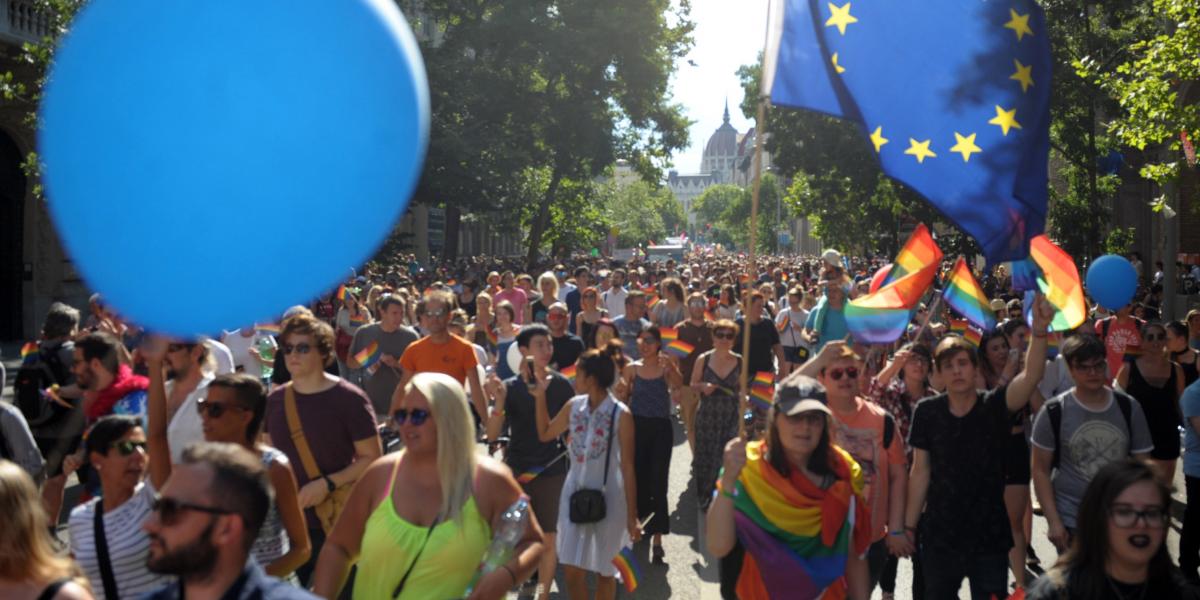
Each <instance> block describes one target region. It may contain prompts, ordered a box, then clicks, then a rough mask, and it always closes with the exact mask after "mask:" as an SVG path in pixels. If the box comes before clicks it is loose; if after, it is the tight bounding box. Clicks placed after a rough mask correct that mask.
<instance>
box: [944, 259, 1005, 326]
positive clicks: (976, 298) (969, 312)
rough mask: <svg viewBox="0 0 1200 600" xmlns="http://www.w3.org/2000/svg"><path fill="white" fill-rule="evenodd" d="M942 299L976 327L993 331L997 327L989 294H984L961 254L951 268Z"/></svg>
mask: <svg viewBox="0 0 1200 600" xmlns="http://www.w3.org/2000/svg"><path fill="white" fill-rule="evenodd" d="M942 300H945V302H946V304H947V305H948V306H949V307H950V308H953V309H954V311H955V312H957V313H958V314H960V315H962V316H964V317H966V318H967V320H968V321H970V322H971V323H972V324H974V325H975V326H976V327H978V328H980V329H982V330H984V331H991V330H992V329H994V328H995V327H996V315H995V313H993V312H992V309H991V307H990V306H988V299H987V296H985V295H984V294H983V288H981V287H979V282H977V281H975V276H974V275H972V274H971V268H970V267H968V266H967V259H965V258H963V257H961V256H960V257H958V261H957V262H955V263H954V268H953V269H951V270H950V278H949V279H948V280H947V281H946V289H944V290H942Z"/></svg>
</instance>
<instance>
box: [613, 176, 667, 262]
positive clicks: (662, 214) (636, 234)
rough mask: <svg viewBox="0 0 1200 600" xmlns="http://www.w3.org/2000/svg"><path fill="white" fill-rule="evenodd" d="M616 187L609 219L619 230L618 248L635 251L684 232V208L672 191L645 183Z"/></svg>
mask: <svg viewBox="0 0 1200 600" xmlns="http://www.w3.org/2000/svg"><path fill="white" fill-rule="evenodd" d="M610 186H611V187H612V190H613V191H612V194H611V196H610V197H611V203H610V204H609V211H608V212H609V217H610V220H611V222H612V224H613V225H614V226H615V227H616V228H617V245H618V246H620V247H622V248H632V247H635V246H637V245H639V244H647V243H648V242H649V241H650V240H654V241H657V242H659V243H662V240H663V238H665V237H667V236H669V235H674V234H676V233H678V232H679V231H681V230H682V229H683V227H684V225H685V224H686V221H685V220H684V216H683V207H682V206H680V205H679V201H678V200H676V199H675V195H674V194H672V193H671V190H669V189H667V188H665V187H662V186H654V185H651V184H649V183H647V182H645V181H635V182H632V183H629V184H625V185H620V186H618V185H616V184H610Z"/></svg>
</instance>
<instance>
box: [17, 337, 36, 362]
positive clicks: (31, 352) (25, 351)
mask: <svg viewBox="0 0 1200 600" xmlns="http://www.w3.org/2000/svg"><path fill="white" fill-rule="evenodd" d="M37 353H38V343H37V342H26V343H25V345H24V346H21V362H25V361H27V360H30V357H32V356H35V355H37Z"/></svg>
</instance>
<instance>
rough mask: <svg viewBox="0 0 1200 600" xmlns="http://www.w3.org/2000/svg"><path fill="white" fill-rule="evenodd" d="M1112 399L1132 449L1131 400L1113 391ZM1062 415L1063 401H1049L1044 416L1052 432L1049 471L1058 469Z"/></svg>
mask: <svg viewBox="0 0 1200 600" xmlns="http://www.w3.org/2000/svg"><path fill="white" fill-rule="evenodd" d="M1113 398H1114V399H1115V400H1116V401H1117V406H1118V407H1120V408H1121V416H1122V417H1125V433H1126V435H1128V436H1129V446H1130V448H1131V449H1132V447H1133V398H1130V397H1129V396H1127V395H1125V394H1123V393H1121V392H1118V391H1116V390H1113ZM1062 415H1063V400H1062V399H1061V398H1060V399H1058V401H1057V402H1055V401H1054V400H1051V401H1050V402H1047V403H1046V416H1047V417H1049V418H1050V430H1051V431H1053V432H1054V459H1053V460H1052V461H1051V462H1050V468H1051V469H1057V468H1058V455H1059V451H1060V450H1061V448H1062V442H1061V441H1060V438H1061V437H1062Z"/></svg>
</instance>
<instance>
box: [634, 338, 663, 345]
mask: <svg viewBox="0 0 1200 600" xmlns="http://www.w3.org/2000/svg"><path fill="white" fill-rule="evenodd" d="M638 343H639V344H641V345H643V346H649V345H650V344H657V343H658V340H656V339H654V338H652V337H644V338H638Z"/></svg>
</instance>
